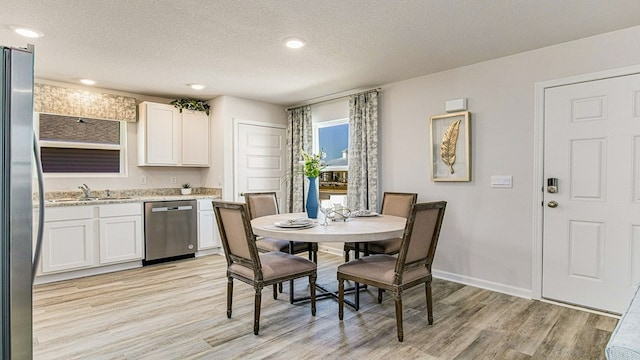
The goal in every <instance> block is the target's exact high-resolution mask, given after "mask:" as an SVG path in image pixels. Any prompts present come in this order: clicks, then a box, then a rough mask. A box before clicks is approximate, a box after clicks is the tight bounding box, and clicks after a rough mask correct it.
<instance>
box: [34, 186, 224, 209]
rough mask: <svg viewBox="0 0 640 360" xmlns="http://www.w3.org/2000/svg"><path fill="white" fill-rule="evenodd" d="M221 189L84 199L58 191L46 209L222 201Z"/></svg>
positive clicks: (114, 194) (96, 194)
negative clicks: (182, 201)
mask: <svg viewBox="0 0 640 360" xmlns="http://www.w3.org/2000/svg"><path fill="white" fill-rule="evenodd" d="M220 193H221V191H220V189H210V188H194V189H193V192H192V194H190V195H182V194H180V189H175V188H169V189H144V190H140V189H133V190H113V191H108V192H107V191H92V198H91V199H86V198H84V194H83V193H81V192H77V191H73V192H67V191H57V192H48V193H46V194H45V207H62V206H79V205H105V204H124V203H136V202H150V201H173V200H198V199H220V198H221V194H220ZM33 206H34V207H38V197H37V194H34V204H33Z"/></svg>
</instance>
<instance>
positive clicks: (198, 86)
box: [187, 84, 207, 90]
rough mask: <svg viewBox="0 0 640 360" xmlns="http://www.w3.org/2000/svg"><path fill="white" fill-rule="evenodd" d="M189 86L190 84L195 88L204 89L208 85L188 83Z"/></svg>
mask: <svg viewBox="0 0 640 360" xmlns="http://www.w3.org/2000/svg"><path fill="white" fill-rule="evenodd" d="M187 86H189V87H190V88H192V89H193V90H202V89H204V88H206V87H207V85H203V84H187Z"/></svg>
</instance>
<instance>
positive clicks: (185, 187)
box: [180, 183, 191, 195]
mask: <svg viewBox="0 0 640 360" xmlns="http://www.w3.org/2000/svg"><path fill="white" fill-rule="evenodd" d="M180 192H181V193H182V195H191V184H189V183H184V184H182V189H180Z"/></svg>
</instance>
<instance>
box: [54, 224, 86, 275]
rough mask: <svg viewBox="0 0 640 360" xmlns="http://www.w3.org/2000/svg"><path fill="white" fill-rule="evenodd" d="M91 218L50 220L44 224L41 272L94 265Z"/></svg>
mask: <svg viewBox="0 0 640 360" xmlns="http://www.w3.org/2000/svg"><path fill="white" fill-rule="evenodd" d="M93 222H94V221H93V220H90V219H86V220H71V221H52V222H47V223H45V225H44V236H43V239H42V273H43V274H46V273H52V272H57V271H63V270H70V269H78V268H84V267H89V266H93V265H94V257H93V239H94V235H93Z"/></svg>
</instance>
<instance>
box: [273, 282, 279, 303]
mask: <svg viewBox="0 0 640 360" xmlns="http://www.w3.org/2000/svg"><path fill="white" fill-rule="evenodd" d="M277 299H278V284H273V300H277Z"/></svg>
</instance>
